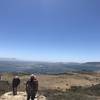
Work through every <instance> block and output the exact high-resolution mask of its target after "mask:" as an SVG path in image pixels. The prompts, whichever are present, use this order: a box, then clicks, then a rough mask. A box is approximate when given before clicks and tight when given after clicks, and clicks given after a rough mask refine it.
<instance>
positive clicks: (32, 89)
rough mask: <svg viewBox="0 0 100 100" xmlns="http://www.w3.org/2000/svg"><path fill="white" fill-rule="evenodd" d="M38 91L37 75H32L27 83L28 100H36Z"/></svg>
mask: <svg viewBox="0 0 100 100" xmlns="http://www.w3.org/2000/svg"><path fill="white" fill-rule="evenodd" d="M37 91H38V80H37V78H36V76H35V75H33V74H32V75H31V76H30V79H29V80H28V81H27V83H26V93H27V100H30V99H31V100H34V99H35V96H36V94H37Z"/></svg>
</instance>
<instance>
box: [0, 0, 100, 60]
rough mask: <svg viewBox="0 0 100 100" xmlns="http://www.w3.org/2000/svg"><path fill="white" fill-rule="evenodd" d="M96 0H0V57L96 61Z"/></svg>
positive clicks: (99, 9)
mask: <svg viewBox="0 0 100 100" xmlns="http://www.w3.org/2000/svg"><path fill="white" fill-rule="evenodd" d="M99 44H100V0H0V58H17V59H23V60H32V61H53V62H85V61H86V62H87V61H100V45H99Z"/></svg>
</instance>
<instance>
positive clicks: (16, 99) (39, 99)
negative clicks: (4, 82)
mask: <svg viewBox="0 0 100 100" xmlns="http://www.w3.org/2000/svg"><path fill="white" fill-rule="evenodd" d="M26 96H27V95H26V93H25V92H18V94H17V95H16V96H13V95H12V92H8V93H5V94H4V95H2V96H1V97H0V100H26ZM35 100H46V97H45V96H42V95H37V96H36V98H35Z"/></svg>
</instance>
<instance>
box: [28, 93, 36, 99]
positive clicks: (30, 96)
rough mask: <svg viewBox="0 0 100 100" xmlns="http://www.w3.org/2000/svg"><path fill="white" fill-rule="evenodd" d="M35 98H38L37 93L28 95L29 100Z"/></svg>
mask: <svg viewBox="0 0 100 100" xmlns="http://www.w3.org/2000/svg"><path fill="white" fill-rule="evenodd" d="M35 96H36V93H32V94H31V95H30V94H27V100H30V99H31V100H34V99H35Z"/></svg>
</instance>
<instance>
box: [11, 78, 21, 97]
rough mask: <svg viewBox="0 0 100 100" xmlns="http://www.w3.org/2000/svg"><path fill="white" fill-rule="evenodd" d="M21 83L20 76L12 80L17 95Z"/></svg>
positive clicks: (14, 92)
mask: <svg viewBox="0 0 100 100" xmlns="http://www.w3.org/2000/svg"><path fill="white" fill-rule="evenodd" d="M19 84H20V79H19V77H18V76H15V77H14V78H13V81H12V88H13V95H17V88H18V85H19Z"/></svg>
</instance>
